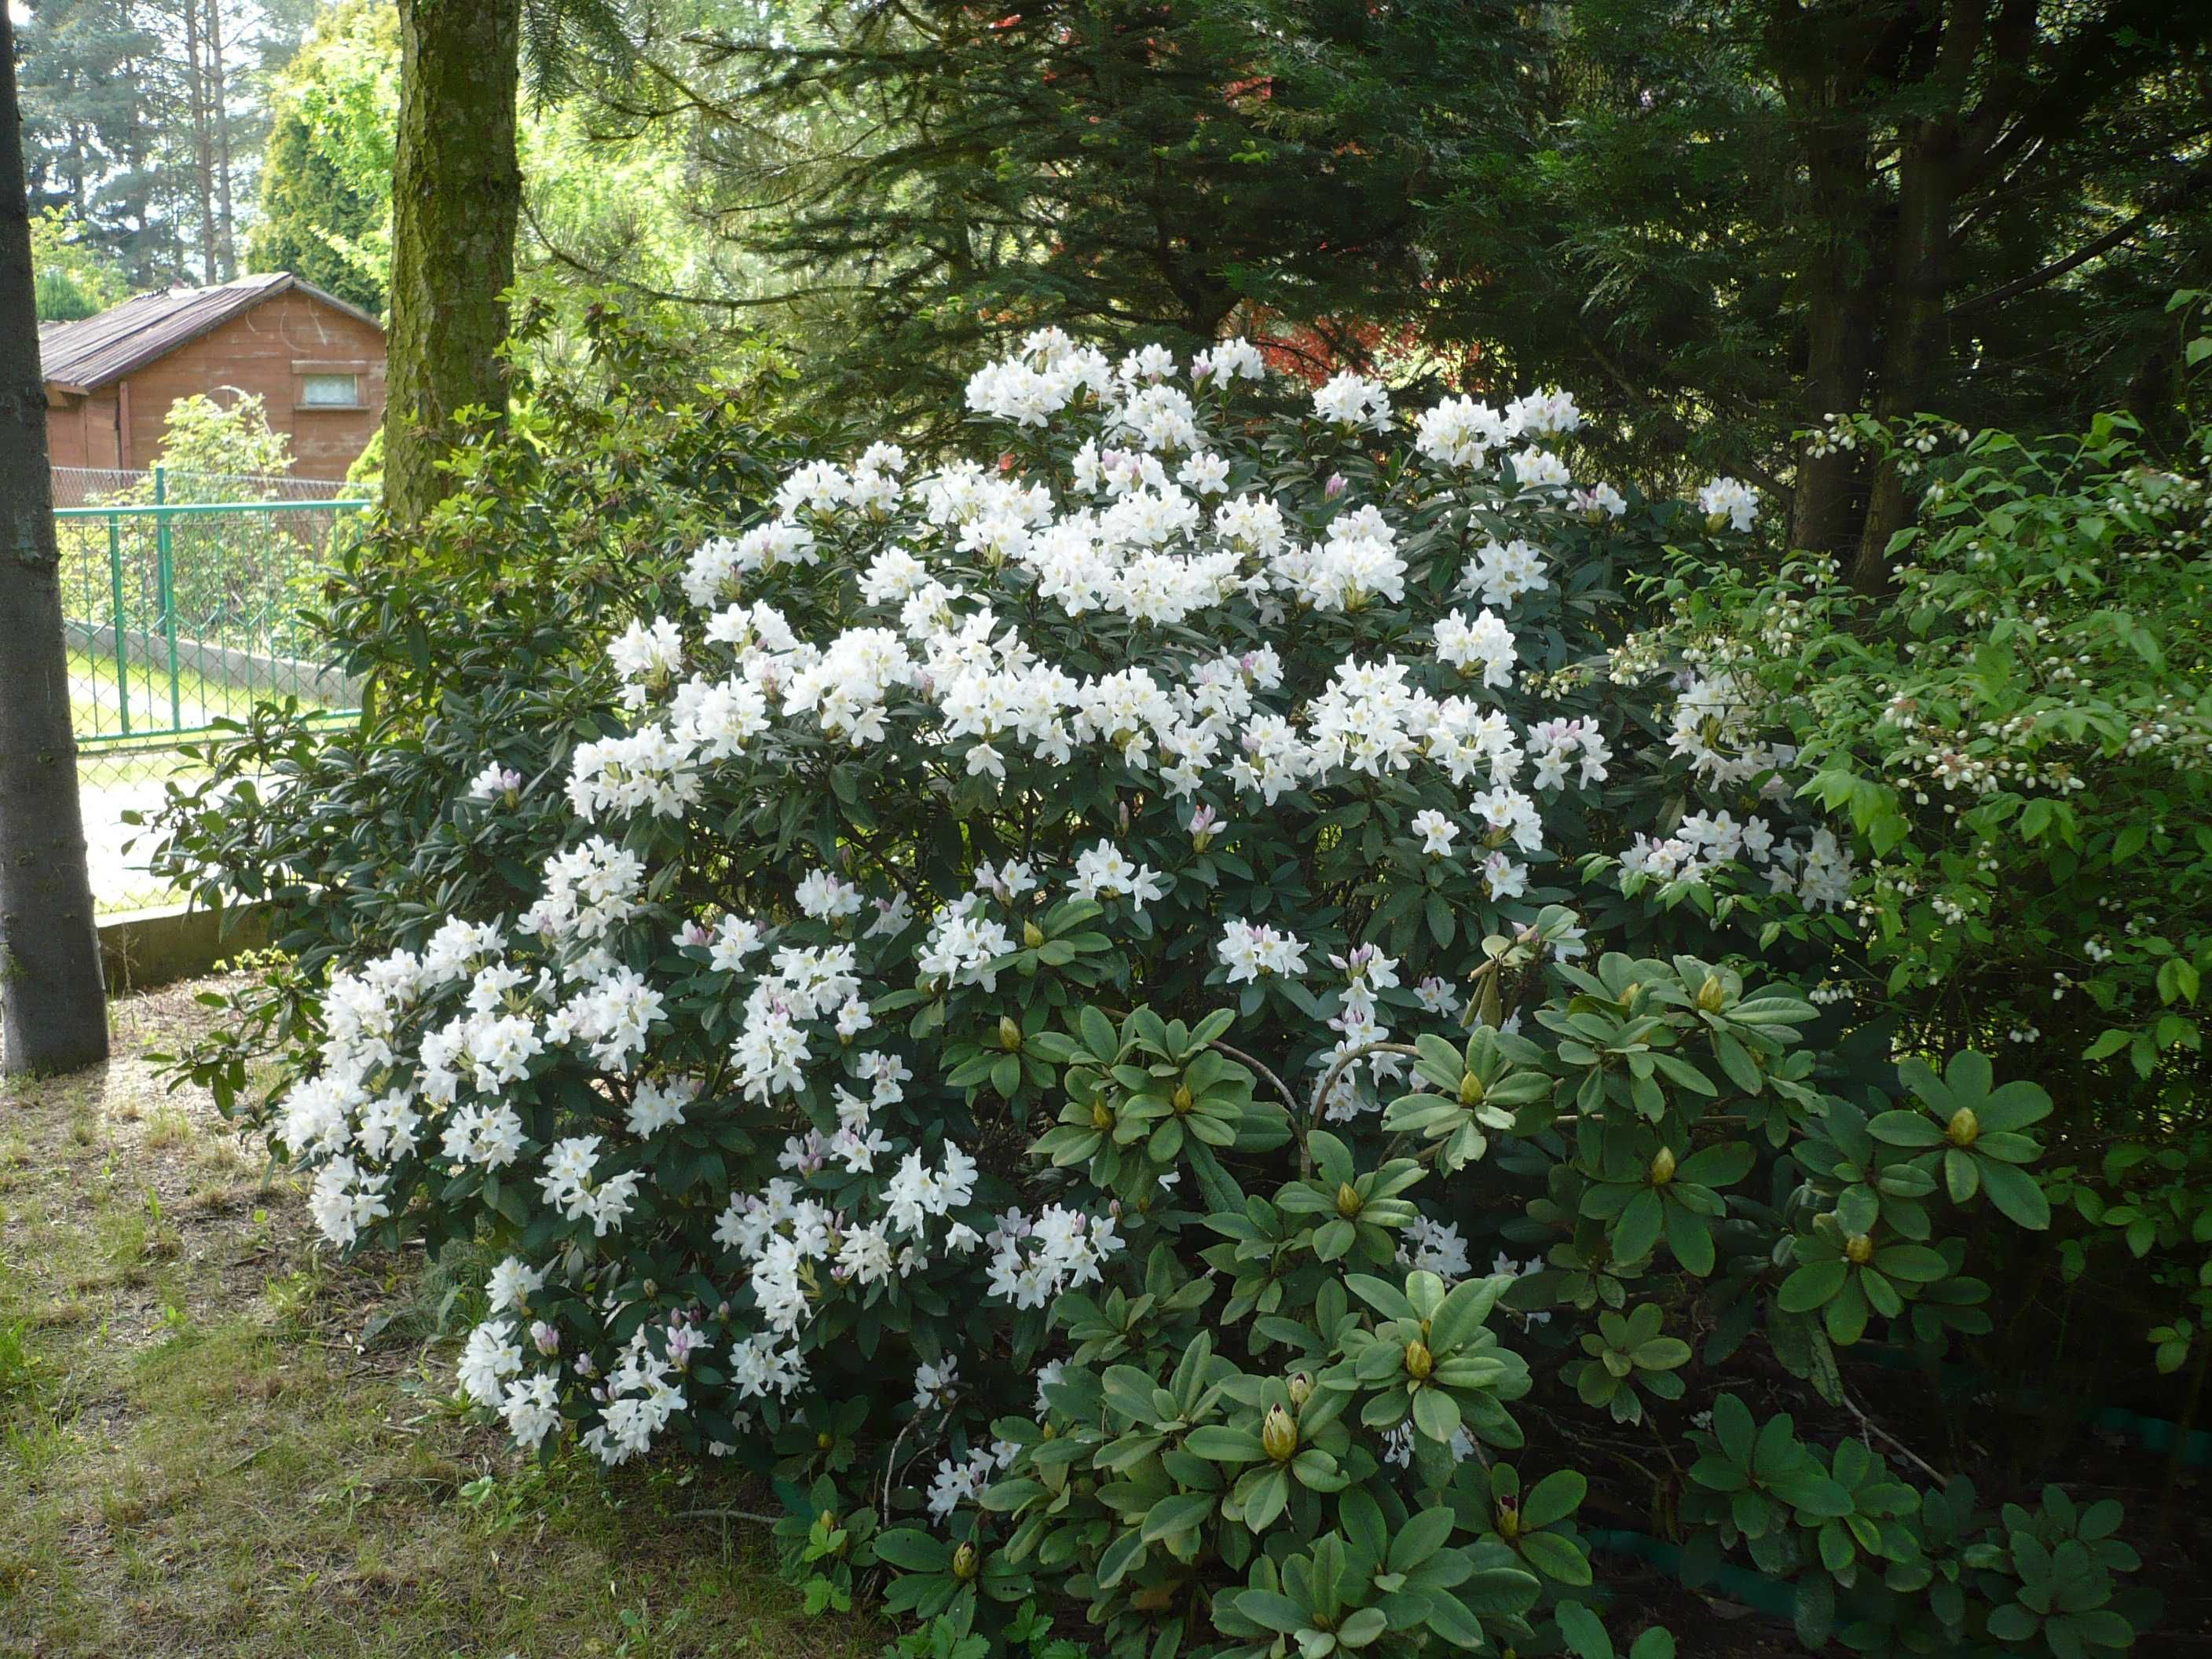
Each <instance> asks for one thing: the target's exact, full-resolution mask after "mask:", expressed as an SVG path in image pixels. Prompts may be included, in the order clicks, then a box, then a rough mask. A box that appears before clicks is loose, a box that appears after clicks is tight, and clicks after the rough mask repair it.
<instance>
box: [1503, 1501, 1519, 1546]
mask: <svg viewBox="0 0 2212 1659" xmlns="http://www.w3.org/2000/svg"><path fill="white" fill-rule="evenodd" d="M1520 1535H1521V1506H1520V1504H1516V1503H1515V1502H1514V1501H1513V1500H1512V1499H1511V1498H1500V1499H1498V1536H1499V1537H1500V1538H1518V1537H1519V1536H1520Z"/></svg>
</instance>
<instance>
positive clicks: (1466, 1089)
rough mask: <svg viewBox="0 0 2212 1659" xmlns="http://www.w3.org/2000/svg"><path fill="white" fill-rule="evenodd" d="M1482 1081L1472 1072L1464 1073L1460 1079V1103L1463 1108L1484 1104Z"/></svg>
mask: <svg viewBox="0 0 2212 1659" xmlns="http://www.w3.org/2000/svg"><path fill="white" fill-rule="evenodd" d="M1482 1095H1483V1088H1482V1079H1480V1078H1479V1077H1477V1076H1476V1075H1475V1074H1474V1073H1472V1072H1462V1073H1460V1078H1459V1103H1460V1104H1461V1105H1462V1106H1480V1105H1481V1104H1482Z"/></svg>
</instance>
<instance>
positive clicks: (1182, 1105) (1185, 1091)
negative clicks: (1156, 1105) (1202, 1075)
mask: <svg viewBox="0 0 2212 1659" xmlns="http://www.w3.org/2000/svg"><path fill="white" fill-rule="evenodd" d="M1197 1104H1198V1097H1197V1096H1195V1095H1194V1094H1193V1093H1191V1091H1190V1085H1188V1083H1178V1084H1176V1091H1175V1099H1174V1105H1175V1109H1176V1115H1177V1116H1178V1117H1180V1116H1182V1115H1183V1114H1185V1113H1187V1112H1188V1111H1189V1110H1190V1109H1191V1108H1192V1107H1194V1106H1195V1105H1197Z"/></svg>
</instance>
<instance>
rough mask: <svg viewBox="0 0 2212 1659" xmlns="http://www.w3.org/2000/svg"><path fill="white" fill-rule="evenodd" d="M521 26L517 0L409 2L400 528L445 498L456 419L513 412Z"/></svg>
mask: <svg viewBox="0 0 2212 1659" xmlns="http://www.w3.org/2000/svg"><path fill="white" fill-rule="evenodd" d="M520 18H521V6H520V0H400V7H399V28H400V71H399V131H398V152H397V156H396V160H395V162H394V167H393V172H394V179H393V186H392V329H391V336H390V339H389V343H388V345H387V359H388V362H389V365H390V368H389V379H388V380H387V388H388V395H389V402H388V404H386V415H385V434H384V443H385V450H384V494H385V504H386V507H388V508H389V510H390V511H391V513H392V516H393V518H394V519H396V520H398V522H400V523H402V524H411V523H413V522H415V521H416V520H419V519H420V518H421V517H422V514H423V513H426V512H428V510H429V508H430V507H432V506H433V505H435V503H436V501H438V498H439V497H440V496H441V495H444V494H445V487H446V478H445V477H444V475H443V474H441V472H439V471H438V470H437V462H438V459H439V458H440V457H441V456H442V455H444V454H445V453H447V449H448V448H449V447H451V445H452V442H453V416H454V415H455V414H456V412H458V411H459V410H460V409H462V408H463V407H464V406H466V405H469V404H476V405H478V406H481V407H483V408H484V409H488V410H490V411H492V413H493V415H494V416H495V417H504V416H505V414H506V412H507V376H506V374H505V372H504V368H503V367H502V365H501V362H500V361H499V358H498V356H497V352H498V348H499V345H500V343H501V341H502V340H504V339H505V338H506V337H507V306H506V304H505V302H504V301H503V300H502V299H501V295H502V294H503V293H504V291H505V290H506V289H507V287H508V286H509V285H510V284H512V283H513V281H514V236H515V225H516V221H517V219H518V217H519V216H520V211H521V203H522V173H521V168H520V164H519V163H518V162H517V161H516V159H515V153H514V129H515V79H516V70H517V61H518V60H517V56H516V54H517V52H518V49H519V46H520V39H519V37H520Z"/></svg>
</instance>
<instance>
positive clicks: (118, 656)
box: [107, 513, 131, 738]
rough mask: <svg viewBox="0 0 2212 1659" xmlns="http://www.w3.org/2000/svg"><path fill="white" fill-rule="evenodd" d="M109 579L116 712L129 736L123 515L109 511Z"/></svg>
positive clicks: (128, 663) (129, 661) (129, 668)
mask: <svg viewBox="0 0 2212 1659" xmlns="http://www.w3.org/2000/svg"><path fill="white" fill-rule="evenodd" d="M107 581H108V588H109V592H110V596H111V597H112V599H113V600H114V613H113V623H112V625H113V627H114V629H115V712H116V714H117V715H118V717H119V718H120V720H122V723H123V735H124V736H125V737H126V738H127V737H129V736H130V735H131V658H130V653H129V650H128V648H127V647H125V644H124V641H123V633H124V617H123V519H122V515H121V514H119V513H109V514H108V515H107Z"/></svg>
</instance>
